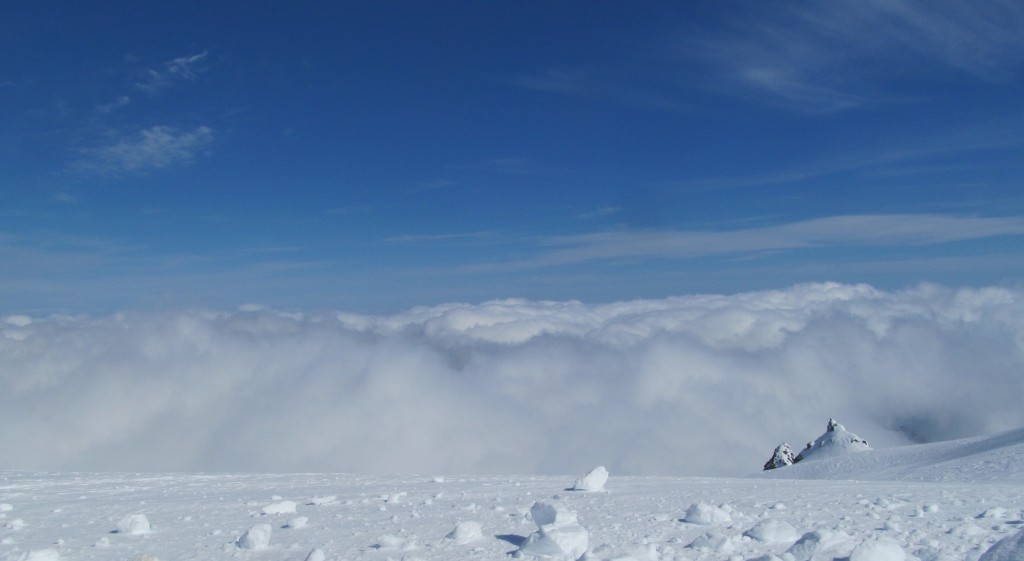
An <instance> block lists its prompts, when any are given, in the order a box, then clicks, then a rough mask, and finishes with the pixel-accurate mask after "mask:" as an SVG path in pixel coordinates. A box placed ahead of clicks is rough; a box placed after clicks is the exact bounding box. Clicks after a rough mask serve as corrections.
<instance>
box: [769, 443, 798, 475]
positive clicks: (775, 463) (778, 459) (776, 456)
mask: <svg viewBox="0 0 1024 561" xmlns="http://www.w3.org/2000/svg"><path fill="white" fill-rule="evenodd" d="M795 461H796V457H795V456H794V455H793V449H792V448H790V447H789V443H787V442H783V443H782V444H779V445H778V446H776V447H775V452H773V453H772V457H771V458H770V459H769V460H768V461H767V462H765V464H764V471H768V470H770V469H777V468H780V467H785V466H791V465H793V463H794V462H795Z"/></svg>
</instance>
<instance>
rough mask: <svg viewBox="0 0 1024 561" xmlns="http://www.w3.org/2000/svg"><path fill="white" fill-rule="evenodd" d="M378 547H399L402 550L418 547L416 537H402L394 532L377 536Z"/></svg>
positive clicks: (376, 545)
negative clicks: (393, 533)
mask: <svg viewBox="0 0 1024 561" xmlns="http://www.w3.org/2000/svg"><path fill="white" fill-rule="evenodd" d="M374 547H376V548H377V549H397V550H401V551H411V550H413V549H416V547H417V546H416V537H415V536H410V537H407V538H406V537H402V536H395V535H392V534H385V535H383V536H381V537H379V538H377V543H376V544H375V545H374Z"/></svg>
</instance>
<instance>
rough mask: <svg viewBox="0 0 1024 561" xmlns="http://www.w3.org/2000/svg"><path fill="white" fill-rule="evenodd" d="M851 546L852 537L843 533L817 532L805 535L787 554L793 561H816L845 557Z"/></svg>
mask: <svg viewBox="0 0 1024 561" xmlns="http://www.w3.org/2000/svg"><path fill="white" fill-rule="evenodd" d="M851 546H852V544H851V543H850V536H848V535H846V534H845V533H843V532H833V531H830V530H815V531H813V532H807V533H806V534H804V535H803V536H802V537H801V538H800V539H799V540H797V542H796V543H795V544H793V546H792V547H790V548H789V549H787V550H786V553H787V554H788V556H792V557H793V561H816V560H817V559H832V558H834V557H845V556H846V554H847V553H848V552H849V551H850V549H851Z"/></svg>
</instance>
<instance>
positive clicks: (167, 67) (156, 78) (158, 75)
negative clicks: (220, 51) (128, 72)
mask: <svg viewBox="0 0 1024 561" xmlns="http://www.w3.org/2000/svg"><path fill="white" fill-rule="evenodd" d="M208 54H209V53H208V52H207V51H203V52H201V53H199V54H195V55H189V56H183V57H178V58H175V59H172V60H169V61H167V62H165V63H164V64H163V65H162V66H161V67H160V69H159V70H153V69H149V70H147V71H146V75H145V78H144V79H143V80H140V81H138V82H136V83H135V87H136V88H138V89H139V90H142V91H144V92H146V93H148V94H157V93H160V92H161V91H162V90H165V89H167V88H168V87H170V86H172V85H174V84H175V83H178V82H184V81H190V80H194V79H195V78H196V77H197V76H198V75H199V73H200V72H201V69H200V65H201V63H202V61H203V60H204V59H206V57H207V55H208Z"/></svg>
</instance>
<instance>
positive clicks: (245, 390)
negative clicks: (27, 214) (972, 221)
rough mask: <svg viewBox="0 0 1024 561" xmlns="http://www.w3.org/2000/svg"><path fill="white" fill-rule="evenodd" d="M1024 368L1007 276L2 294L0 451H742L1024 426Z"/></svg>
mask: <svg viewBox="0 0 1024 561" xmlns="http://www.w3.org/2000/svg"><path fill="white" fill-rule="evenodd" d="M1022 373H1024V292H1022V291H1021V290H1019V289H1008V288H985V289H969V290H968V289H965V290H952V289H946V288H942V287H936V286H922V287H918V288H915V289H912V290H907V291H901V292H885V291H880V290H876V289H873V288H872V287H869V286H864V285H856V286H854V285H841V284H809V285H800V286H794V287H792V288H789V289H787V290H780V291H767V292H756V293H747V294H739V295H733V296H714V295H707V296H686V297H678V298H670V299H664V300H649V301H633V302H619V303H612V304H604V305H586V304H581V303H578V302H527V301H519V300H509V301H499V302H489V303H484V304H479V305H462V304H452V305H445V306H437V307H432V308H418V309H413V310H410V311H408V312H405V313H401V314H396V315H390V316H366V315H357V314H349V313H290V312H289V313H286V312H281V311H275V310H267V309H261V308H259V307H257V306H247V307H244V308H243V309H240V310H238V311H235V312H212V311H191V312H173V313H171V312H168V313H141V312H140V313H119V314H114V315H110V316H104V317H95V318H91V317H77V316H76V317H70V316H49V317H28V316H24V315H7V316H0V450H3V451H4V453H3V454H2V455H0V468H7V469H12V468H14V469H45V470H55V469H59V470H68V469H72V470H103V471H107V470H117V471H123V470H147V471H154V470H156V471H166V470H173V471H182V470H185V471H195V470H206V471H239V470H243V471H270V472H283V471H320V472H328V471H335V472H337V471H343V472H357V473H410V472H420V473H432V472H436V473H467V472H468V473H576V474H578V473H582V472H583V471H584V470H586V469H589V468H591V467H593V466H595V465H605V466H607V467H608V469H609V471H610V472H611V473H613V474H634V475H643V474H671V475H687V474H695V475H702V474H741V473H746V472H749V471H751V470H754V469H757V468H758V467H759V466H761V464H762V463H763V462H764V459H765V457H766V456H767V454H769V453H770V452H771V447H772V446H774V445H775V444H777V443H779V442H782V441H787V440H788V441H791V442H797V443H799V442H801V440H800V438H805V437H802V436H801V435H807V434H815V433H816V432H817V431H818V430H819V427H820V425H821V423H822V421H823V420H824V419H828V418H829V417H832V416H834V417H836V418H840V419H842V420H843V422H844V423H846V424H847V426H850V427H851V428H854V429H855V430H856V431H857V433H858V434H860V435H863V436H864V437H865V438H867V439H868V440H869V441H870V442H871V444H872V446H874V447H875V448H884V447H886V446H891V445H894V444H905V443H907V442H924V441H935V440H942V439H949V438H956V437H962V436H970V435H975V434H985V433H991V432H995V431H999V430H1006V429H1009V428H1013V427H1016V426H1021V425H1024V408H1022V407H1020V403H1022V402H1024V381H1022V380H1024V376H1022ZM798 446H799V444H798ZM569 483H571V481H569V482H567V483H566V484H569ZM450 529H451V528H449V530H450Z"/></svg>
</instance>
